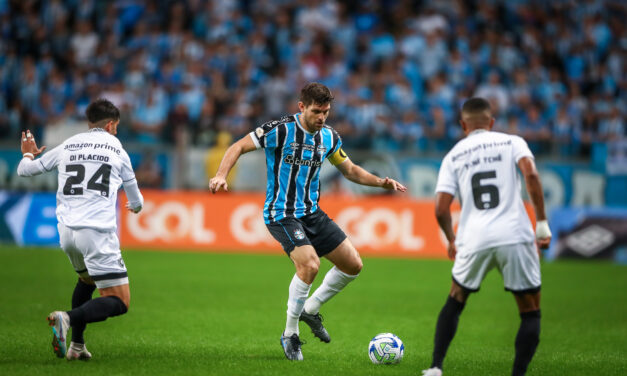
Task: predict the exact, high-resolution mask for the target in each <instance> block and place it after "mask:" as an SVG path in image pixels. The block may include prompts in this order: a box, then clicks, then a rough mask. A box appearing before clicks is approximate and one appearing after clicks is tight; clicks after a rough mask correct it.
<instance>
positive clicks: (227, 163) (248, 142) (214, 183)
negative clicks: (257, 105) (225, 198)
mask: <svg viewBox="0 0 627 376" xmlns="http://www.w3.org/2000/svg"><path fill="white" fill-rule="evenodd" d="M256 149H257V148H256V146H255V143H254V142H253V140H252V138H250V136H249V135H246V136H244V137H242V138H241V139H239V140H238V141H236V142H235V143H234V144H233V145H231V146H229V148H228V149H227V150H226V153H224V157H223V158H222V162H220V167H218V172H216V176H214V177H213V178H211V180H209V189H210V190H211V192H212V193H216V192H218V191H219V190H220V189H223V190H224V191H225V192H226V191H228V190H229V187H228V185H227V183H226V177H227V175H228V174H229V171H231V169H232V168H233V166H234V165H235V163H236V162H237V160H238V159H239V157H240V156H241V155H242V154H246V153H248V152H251V151H253V150H256Z"/></svg>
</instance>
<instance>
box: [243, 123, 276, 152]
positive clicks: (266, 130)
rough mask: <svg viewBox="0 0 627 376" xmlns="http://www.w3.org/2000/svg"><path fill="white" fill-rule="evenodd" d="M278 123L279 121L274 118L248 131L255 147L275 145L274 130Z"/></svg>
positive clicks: (272, 146)
mask: <svg viewBox="0 0 627 376" xmlns="http://www.w3.org/2000/svg"><path fill="white" fill-rule="evenodd" d="M279 124H281V123H280V122H279V121H276V120H273V121H269V122H267V123H265V124H263V125H262V126H260V127H258V128H257V129H255V130H254V131H252V132H250V138H252V139H253V143H254V144H255V146H256V147H257V149H260V148H274V147H276V132H277V128H278V127H279Z"/></svg>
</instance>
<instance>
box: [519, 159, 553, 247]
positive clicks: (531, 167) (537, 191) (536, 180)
mask: <svg viewBox="0 0 627 376" xmlns="http://www.w3.org/2000/svg"><path fill="white" fill-rule="evenodd" d="M518 168H520V171H521V172H522V175H523V177H524V178H525V184H526V186H527V193H529V198H531V202H532V204H533V208H534V210H535V213H536V238H537V240H538V246H539V247H540V248H541V249H546V248H548V247H549V244H551V230H550V229H549V225H548V223H547V220H546V213H545V211H544V196H543V193H542V183H541V182H540V175H539V174H538V170H537V169H536V164H535V162H534V161H533V159H532V158H529V157H524V158H521V159H520V161H518Z"/></svg>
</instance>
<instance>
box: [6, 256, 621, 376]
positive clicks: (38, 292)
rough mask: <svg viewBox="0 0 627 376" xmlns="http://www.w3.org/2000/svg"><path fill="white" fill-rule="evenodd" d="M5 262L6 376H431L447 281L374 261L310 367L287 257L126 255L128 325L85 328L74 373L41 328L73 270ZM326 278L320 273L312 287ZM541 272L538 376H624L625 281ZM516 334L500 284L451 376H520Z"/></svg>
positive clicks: (329, 322)
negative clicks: (396, 358)
mask: <svg viewBox="0 0 627 376" xmlns="http://www.w3.org/2000/svg"><path fill="white" fill-rule="evenodd" d="M0 256H1V257H2V261H3V265H2V272H0V319H1V321H0V323H1V325H0V338H2V340H3V341H2V342H3V345H2V346H0V374H2V375H57V374H58V375H61V374H86V375H107V376H111V375H158V374H168V375H188V374H198V375H200V374H202V375H316V376H319V375H419V374H420V372H419V371H420V370H422V369H424V368H427V367H428V366H429V364H430V358H431V357H430V355H431V351H432V342H433V333H434V328H435V322H436V319H437V315H438V313H439V310H440V308H441V307H442V305H443V303H444V301H445V299H446V294H447V292H448V289H449V286H450V268H451V263H450V262H448V261H434V260H394V259H378V258H366V259H364V270H363V272H362V275H361V276H360V277H359V278H358V279H357V280H356V281H355V282H354V283H353V284H351V285H349V287H348V288H347V289H346V290H345V291H343V292H342V293H341V294H340V295H339V296H337V297H335V298H334V299H333V300H331V301H330V302H329V303H328V304H326V305H325V306H324V307H323V309H322V313H323V314H324V315H325V318H326V321H325V324H326V326H327V329H328V330H329V333H330V334H331V338H332V341H331V343H330V344H324V343H321V342H320V341H319V340H317V339H316V338H313V336H312V334H311V332H310V330H309V328H307V327H306V326H305V324H303V323H301V338H302V339H304V340H306V341H307V342H308V344H306V345H304V346H303V354H304V357H305V361H304V362H289V361H287V360H286V359H285V358H284V355H283V351H282V349H281V347H280V345H279V336H280V334H281V331H282V330H283V328H284V324H285V309H286V299H287V287H288V284H289V282H290V279H291V278H292V275H293V267H292V265H291V263H290V261H289V260H288V259H287V258H286V257H285V256H267V255H242V254H238V255H231V254H229V255H227V254H199V253H183V252H181V253H164V252H143V251H142V252H125V253H124V258H125V260H126V264H127V266H128V269H129V276H130V280H131V292H132V303H131V309H130V311H129V313H128V314H127V315H125V316H122V317H115V318H111V319H108V320H107V321H105V322H102V323H96V324H91V325H89V326H88V327H87V330H86V332H85V338H86V341H87V346H88V348H89V350H90V351H91V352H92V354H93V356H94V358H93V359H92V360H91V361H89V362H68V361H66V360H64V359H58V358H56V357H55V356H54V354H53V353H52V349H51V346H50V340H51V330H50V328H49V327H48V326H47V325H46V324H47V323H46V320H45V317H46V315H47V314H48V313H49V312H50V311H52V310H55V309H69V308H70V301H71V294H72V289H73V287H74V285H75V282H76V277H75V275H74V274H73V271H72V269H71V266H70V265H69V262H68V260H67V258H66V257H65V255H64V254H63V253H61V252H60V251H51V250H48V249H45V250H42V249H33V248H24V249H18V248H15V247H7V246H5V247H0ZM329 267H330V264H329V262H328V261H326V260H325V261H323V262H322V266H321V273H320V275H319V276H318V278H317V279H316V282H315V283H314V287H316V286H317V285H318V284H319V283H320V282H321V280H322V275H323V273H324V272H326V270H328V269H329ZM542 272H543V289H542V293H543V297H542V335H541V342H540V346H539V349H538V352H537V354H536V357H535V358H534V360H533V362H532V363H531V366H530V370H529V372H528V374H529V375H569V376H570V375H624V374H627V359H626V356H627V354H626V342H627V319H626V318H627V302H626V301H625V295H624V294H625V290H626V288H627V273H626V272H627V270H626V269H625V267H621V266H617V265H612V264H608V263H600V262H556V263H545V264H543V266H542ZM312 291H313V289H312ZM94 296H97V293H95V294H94ZM518 325H519V318H518V313H517V311H516V306H515V302H514V299H513V298H512V296H511V294H508V293H505V292H504V291H503V287H502V282H501V279H500V276H499V274H498V272H496V271H492V272H491V273H490V274H489V275H488V278H487V279H486V280H485V282H484V284H483V285H482V289H481V292H480V293H478V294H475V295H473V296H471V298H470V300H469V304H468V305H467V306H466V309H465V311H464V313H463V315H462V317H461V319H460V325H459V330H458V332H457V335H456V337H455V340H454V341H453V344H452V345H451V348H450V349H449V354H448V356H447V358H446V360H445V363H444V366H445V371H446V373H445V374H446V375H447V376H453V375H508V374H510V372H511V364H512V361H513V354H514V348H513V343H514V337H515V335H516V331H517V330H518ZM381 332H393V333H395V334H397V335H398V336H399V337H400V338H401V339H402V340H403V341H404V343H405V357H404V359H403V361H402V362H401V363H400V364H398V365H393V366H377V365H373V364H371V363H370V360H369V359H368V355H367V345H368V342H369V341H370V339H371V338H372V337H373V336H374V335H376V334H378V333H381Z"/></svg>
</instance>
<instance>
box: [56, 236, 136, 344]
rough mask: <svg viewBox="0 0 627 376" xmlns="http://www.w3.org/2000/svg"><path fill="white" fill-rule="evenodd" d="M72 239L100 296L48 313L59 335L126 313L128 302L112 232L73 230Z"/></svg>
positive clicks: (117, 248)
mask: <svg viewBox="0 0 627 376" xmlns="http://www.w3.org/2000/svg"><path fill="white" fill-rule="evenodd" d="M73 238H74V244H75V246H76V248H77V249H79V250H80V251H81V253H82V254H83V258H84V262H85V266H86V268H87V271H88V273H89V275H90V276H91V278H92V279H93V280H94V281H95V284H96V287H97V288H98V290H99V291H100V293H101V297H100V298H96V299H91V300H87V301H86V302H85V303H83V304H82V305H80V306H78V307H75V308H73V309H72V310H70V311H67V312H64V311H55V312H52V313H51V314H50V316H49V317H48V320H49V321H50V324H51V325H53V326H54V327H55V328H57V327H58V328H61V329H60V331H61V332H63V329H62V328H67V326H68V325H69V326H72V327H79V328H80V327H82V326H85V325H86V324H89V323H92V322H99V321H104V320H106V319H107V318H109V317H114V316H118V315H122V314H124V313H126V312H127V311H128V307H129V303H130V290H129V287H128V276H127V271H126V266H125V265H124V261H123V260H122V255H121V252H120V248H119V240H118V238H117V235H116V234H115V233H114V232H99V231H96V230H91V229H80V230H74V232H73ZM65 331H66V332H67V329H65ZM57 355H59V354H57Z"/></svg>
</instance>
